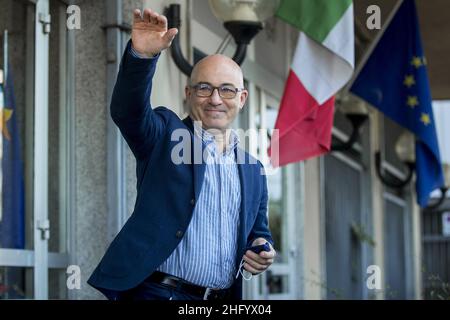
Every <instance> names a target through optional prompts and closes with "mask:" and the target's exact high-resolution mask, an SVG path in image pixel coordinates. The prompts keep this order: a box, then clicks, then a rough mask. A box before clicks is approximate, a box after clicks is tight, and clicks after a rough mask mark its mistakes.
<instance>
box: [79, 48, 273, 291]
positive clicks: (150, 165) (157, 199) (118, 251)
mask: <svg viewBox="0 0 450 320" xmlns="http://www.w3.org/2000/svg"><path fill="white" fill-rule="evenodd" d="M130 44H131V42H130V43H128V46H127V48H126V50H125V53H124V55H123V57H122V61H121V64H120V69H119V74H118V76H117V81H116V84H115V87H114V92H113V96H112V101H111V116H112V119H113V120H114V122H115V123H116V124H117V126H118V127H119V128H120V131H121V133H122V135H123V137H124V138H125V140H126V141H127V143H128V145H129V146H130V148H131V151H132V152H133V154H134V156H135V158H136V166H137V168H136V174H137V197H136V203H135V207H134V211H133V213H132V215H131V216H130V218H129V219H128V221H127V222H126V223H125V225H124V226H123V228H122V229H121V230H120V232H119V233H118V235H117V236H116V237H115V239H114V240H113V241H112V243H111V244H110V246H109V248H108V250H107V251H106V253H105V255H104V256H103V258H102V259H101V261H100V263H99V265H98V266H97V267H96V269H95V270H94V272H93V273H92V275H91V277H90V278H89V280H88V283H89V284H90V285H91V286H93V287H95V288H97V289H98V290H100V291H101V292H103V293H104V294H105V295H106V296H107V297H108V298H110V299H115V298H117V295H118V294H119V293H120V291H123V290H127V289H130V288H133V287H135V286H137V285H138V284H139V283H141V282H142V281H143V280H144V279H145V278H147V277H148V276H149V275H150V274H151V273H152V272H154V271H155V270H156V268H158V267H159V266H160V265H161V264H162V263H163V262H164V261H165V260H166V259H167V258H168V257H169V256H170V254H171V253H172V252H173V251H174V249H175V248H176V247H177V245H178V244H179V243H180V241H181V239H182V237H183V235H184V233H185V232H186V229H187V228H188V225H189V222H190V220H191V217H192V212H193V209H194V206H195V202H196V201H197V199H198V198H199V194H200V190H201V187H202V182H203V179H204V172H205V163H204V161H202V163H200V164H193V163H192V162H191V163H181V164H175V163H174V162H173V161H172V160H171V154H172V148H173V147H174V146H175V145H177V144H179V143H180V141H179V140H178V141H172V138H171V136H172V133H173V132H174V130H176V129H185V130H186V129H187V130H188V131H187V132H188V133H189V135H190V138H191V139H190V142H186V141H188V140H186V141H185V142H186V143H190V144H193V143H194V139H198V138H197V136H196V135H194V134H193V125H192V121H191V120H190V118H189V117H187V118H186V119H184V120H181V119H180V118H179V117H178V116H177V115H176V114H175V113H174V112H172V111H171V110H169V109H167V108H165V107H158V108H155V109H152V108H151V105H150V94H151V89H152V78H153V75H154V73H155V69H156V62H157V59H158V57H156V58H154V59H151V60H147V59H138V58H135V57H133V56H132V55H131V54H130V53H129V50H128V49H129V46H130ZM200 145H202V144H201V143H200ZM189 147H191V146H189ZM191 156H192V157H193V153H192V155H191ZM236 156H237V159H245V161H241V162H244V163H243V164H239V163H238V170H239V177H240V183H241V195H242V203H241V210H240V229H239V232H238V234H239V236H238V237H239V238H238V252H237V259H236V267H238V264H239V262H240V260H241V258H242V256H243V254H244V248H245V247H246V246H247V245H249V244H251V242H253V240H254V239H255V238H258V237H262V238H265V239H266V240H268V241H269V242H271V243H272V244H273V240H272V237H271V234H270V231H269V229H268V221H267V200H268V195H267V185H266V177H265V175H264V174H261V173H262V170H263V169H262V168H263V167H262V164H261V163H260V162H259V161H257V160H256V159H254V158H252V157H251V156H250V155H249V154H248V153H247V152H245V151H243V150H242V149H240V148H236ZM211 254H214V252H212V253H211ZM232 290H233V297H234V298H235V299H240V298H241V297H242V294H241V292H242V279H241V276H240V277H239V278H238V279H237V280H236V281H235V282H234V284H233V286H232Z"/></svg>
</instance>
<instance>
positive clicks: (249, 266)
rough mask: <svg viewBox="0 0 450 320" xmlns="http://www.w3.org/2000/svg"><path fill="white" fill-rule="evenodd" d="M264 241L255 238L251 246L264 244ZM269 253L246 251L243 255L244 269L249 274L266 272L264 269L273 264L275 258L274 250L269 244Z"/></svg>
mask: <svg viewBox="0 0 450 320" xmlns="http://www.w3.org/2000/svg"><path fill="white" fill-rule="evenodd" d="M266 242H267V241H266V239H264V238H257V239H255V240H254V241H253V243H252V246H257V245H260V244H264V243H266ZM269 246H270V251H269V252H267V251H261V252H260V253H259V254H257V253H254V252H253V251H251V250H247V251H246V252H245V255H244V261H245V263H244V269H245V270H247V271H248V272H250V273H251V274H259V273H261V272H264V271H266V269H267V268H268V267H269V266H270V265H271V264H272V263H273V259H274V258H275V254H276V253H275V250H274V248H273V247H272V245H271V244H270V243H269Z"/></svg>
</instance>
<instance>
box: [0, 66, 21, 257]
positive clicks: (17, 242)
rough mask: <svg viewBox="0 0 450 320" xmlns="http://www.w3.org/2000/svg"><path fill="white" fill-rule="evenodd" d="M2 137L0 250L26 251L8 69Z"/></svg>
mask: <svg viewBox="0 0 450 320" xmlns="http://www.w3.org/2000/svg"><path fill="white" fill-rule="evenodd" d="M0 90H1V91H2V93H3V94H0V99H1V98H2V97H1V96H2V95H3V99H1V100H2V101H0V135H1V139H2V143H1V144H2V150H1V151H2V152H1V153H0V155H1V157H0V159H1V162H0V165H1V168H0V170H1V171H2V172H1V175H0V176H1V177H2V179H1V180H2V181H0V183H2V188H1V191H2V192H1V193H2V194H1V197H2V201H1V204H2V208H1V209H2V210H1V211H0V248H11V249H24V248H25V222H24V221H25V201H24V180H23V166H22V158H21V149H20V140H19V127H18V123H17V115H16V110H15V100H14V90H13V82H12V77H11V68H9V72H8V76H7V79H6V85H5V86H4V87H3V88H0Z"/></svg>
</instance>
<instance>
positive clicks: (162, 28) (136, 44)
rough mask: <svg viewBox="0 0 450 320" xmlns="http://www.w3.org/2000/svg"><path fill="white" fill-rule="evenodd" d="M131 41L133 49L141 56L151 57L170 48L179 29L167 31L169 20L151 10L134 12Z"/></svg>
mask: <svg viewBox="0 0 450 320" xmlns="http://www.w3.org/2000/svg"><path fill="white" fill-rule="evenodd" d="M133 16H134V18H133V30H132V32H131V40H132V43H133V48H134V49H135V50H136V51H137V52H138V53H139V54H141V55H145V56H147V57H151V56H153V55H156V54H158V53H159V52H161V51H162V50H164V49H166V48H168V47H170V45H171V43H172V40H173V38H174V37H175V36H176V35H177V33H178V29H177V28H172V29H169V30H167V18H166V17H165V16H163V15H160V14H158V13H156V12H154V11H152V10H150V9H145V10H144V15H143V16H142V15H141V11H140V10H138V9H136V10H134V15H133Z"/></svg>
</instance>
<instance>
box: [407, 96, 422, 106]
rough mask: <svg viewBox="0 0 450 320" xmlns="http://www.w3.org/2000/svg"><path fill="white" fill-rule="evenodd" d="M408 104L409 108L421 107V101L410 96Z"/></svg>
mask: <svg viewBox="0 0 450 320" xmlns="http://www.w3.org/2000/svg"><path fill="white" fill-rule="evenodd" d="M406 104H407V105H408V106H409V107H411V108H414V107H416V106H418V105H419V101H418V100H417V97H416V96H408V100H407V101H406Z"/></svg>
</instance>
